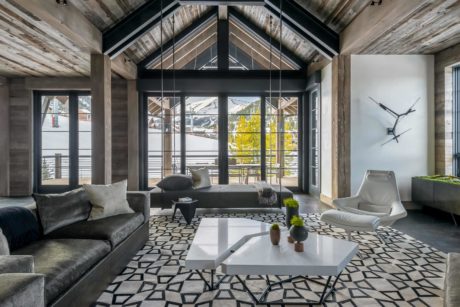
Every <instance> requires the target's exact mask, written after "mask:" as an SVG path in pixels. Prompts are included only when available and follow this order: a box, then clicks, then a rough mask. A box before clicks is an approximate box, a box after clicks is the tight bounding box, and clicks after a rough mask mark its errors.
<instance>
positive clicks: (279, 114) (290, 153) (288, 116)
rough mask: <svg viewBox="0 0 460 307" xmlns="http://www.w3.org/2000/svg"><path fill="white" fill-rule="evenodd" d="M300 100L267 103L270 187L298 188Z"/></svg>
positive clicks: (267, 166)
mask: <svg viewBox="0 0 460 307" xmlns="http://www.w3.org/2000/svg"><path fill="white" fill-rule="evenodd" d="M298 103H299V101H298V98H297V97H282V98H281V99H280V98H279V97H277V98H272V99H271V100H270V99H267V102H266V111H265V114H266V115H265V116H266V118H265V131H266V166H265V169H266V174H267V175H266V178H267V181H268V182H269V183H271V184H279V183H281V184H282V185H284V186H288V187H297V186H298V181H299V177H298V171H299V147H298V143H299V121H298V119H299V116H298V109H299V108H298Z"/></svg>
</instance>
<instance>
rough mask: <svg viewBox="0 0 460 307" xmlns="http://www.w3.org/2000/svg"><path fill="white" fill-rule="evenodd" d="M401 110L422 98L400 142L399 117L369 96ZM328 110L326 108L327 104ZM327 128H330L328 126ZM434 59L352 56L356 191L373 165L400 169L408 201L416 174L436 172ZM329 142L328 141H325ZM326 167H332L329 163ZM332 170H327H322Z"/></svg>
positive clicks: (353, 185)
mask: <svg viewBox="0 0 460 307" xmlns="http://www.w3.org/2000/svg"><path fill="white" fill-rule="evenodd" d="M369 96H371V97H373V98H374V99H376V100H377V101H379V102H382V103H383V104H385V105H386V106H388V107H390V108H392V109H393V110H394V111H396V112H398V113H402V112H404V111H406V110H407V109H408V108H409V107H410V105H412V104H413V103H414V102H415V100H416V99H417V98H419V97H420V98H421V99H420V101H419V103H418V104H417V105H416V107H415V109H416V112H415V113H412V114H410V115H409V116H408V117H407V118H405V119H403V120H402V121H401V123H400V125H399V126H398V130H399V131H400V132H402V131H404V130H406V129H411V130H410V131H408V132H407V133H406V134H404V135H403V136H401V139H400V142H399V143H396V142H390V143H388V144H386V145H384V146H382V143H384V142H385V141H386V140H388V139H389V137H390V136H388V135H387V132H386V129H387V127H391V126H392V124H393V119H392V117H391V116H390V115H388V114H387V113H385V112H384V111H383V110H382V109H380V108H379V107H378V106H377V105H376V104H375V103H374V102H372V101H371V100H370V99H369V98H368V97H369ZM323 111H324V109H323ZM323 130H324V128H323ZM433 144H434V58H433V56H429V55H356V56H352V58H351V192H352V194H353V193H355V192H356V191H357V189H358V187H359V185H360V183H361V180H362V176H363V174H364V172H365V171H366V170H367V169H380V170H393V171H395V174H396V177H397V180H398V182H399V188H400V193H401V198H402V200H405V201H408V200H411V177H413V176H418V175H427V174H432V173H433V172H434V145H433ZM323 146H324V145H323ZM325 167H327V166H326V165H325ZM322 172H327V170H324V169H323V170H322Z"/></svg>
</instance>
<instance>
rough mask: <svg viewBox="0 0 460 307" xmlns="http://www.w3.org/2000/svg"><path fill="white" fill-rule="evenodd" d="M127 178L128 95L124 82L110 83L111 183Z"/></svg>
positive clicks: (115, 81)
mask: <svg viewBox="0 0 460 307" xmlns="http://www.w3.org/2000/svg"><path fill="white" fill-rule="evenodd" d="M127 178H128V95H127V83H126V80H121V79H120V80H113V81H112V182H117V181H120V180H124V179H127Z"/></svg>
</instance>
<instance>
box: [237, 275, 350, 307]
mask: <svg viewBox="0 0 460 307" xmlns="http://www.w3.org/2000/svg"><path fill="white" fill-rule="evenodd" d="M340 274H342V272H340V273H339V275H337V276H336V277H335V280H334V281H332V276H329V277H328V278H327V281H326V283H323V282H320V281H318V280H315V279H311V278H309V277H308V276H295V277H291V278H288V279H284V280H281V281H277V282H274V283H271V282H270V279H269V278H268V276H266V279H267V285H268V286H267V288H265V290H264V291H262V294H261V295H260V296H259V297H257V296H256V295H255V294H254V293H253V292H252V291H251V290H250V289H249V288H248V286H247V285H246V283H245V282H244V280H242V279H241V278H240V277H239V276H238V275H235V276H236V278H237V279H238V281H239V282H240V283H241V284H242V285H243V288H244V290H245V291H246V292H247V293H248V294H249V296H250V297H251V298H252V300H253V301H254V302H255V303H256V304H265V305H271V304H281V305H284V304H285V305H297V306H305V304H322V303H324V301H325V300H326V299H327V298H328V297H329V295H331V294H332V293H333V292H334V291H335V285H336V283H337V281H338V280H339V278H340ZM296 279H305V280H309V281H311V282H314V283H317V284H320V285H323V286H324V288H323V292H322V293H321V297H320V299H319V300H318V301H314V300H305V301H303V302H293V303H288V302H284V301H283V300H278V301H270V302H267V296H268V294H269V293H270V292H271V290H272V288H273V287H274V286H276V285H280V284H282V283H286V282H291V281H293V280H296Z"/></svg>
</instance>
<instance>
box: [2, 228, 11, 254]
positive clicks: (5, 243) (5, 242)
mask: <svg viewBox="0 0 460 307" xmlns="http://www.w3.org/2000/svg"><path fill="white" fill-rule="evenodd" d="M9 254H10V246H9V245H8V240H7V239H6V237H5V235H4V234H3V231H2V230H1V229H0V256H5V255H9Z"/></svg>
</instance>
